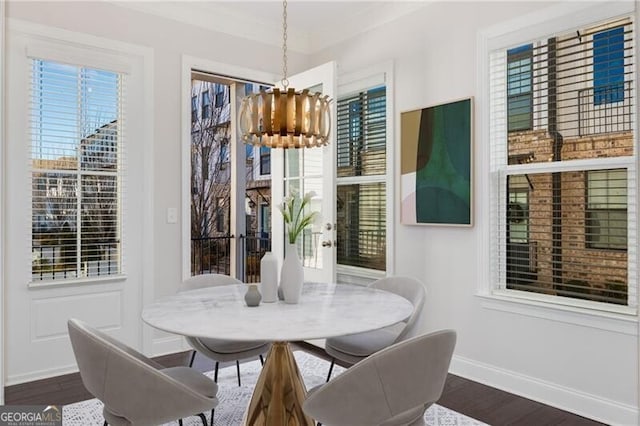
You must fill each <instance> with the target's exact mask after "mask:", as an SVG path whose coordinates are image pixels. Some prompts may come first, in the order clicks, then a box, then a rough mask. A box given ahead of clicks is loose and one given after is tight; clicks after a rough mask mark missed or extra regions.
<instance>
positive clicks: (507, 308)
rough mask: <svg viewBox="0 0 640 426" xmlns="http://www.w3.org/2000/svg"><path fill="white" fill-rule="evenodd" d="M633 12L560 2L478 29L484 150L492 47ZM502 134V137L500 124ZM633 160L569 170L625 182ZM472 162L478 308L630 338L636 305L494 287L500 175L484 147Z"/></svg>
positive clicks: (528, 168) (520, 168) (633, 174)
mask: <svg viewBox="0 0 640 426" xmlns="http://www.w3.org/2000/svg"><path fill="white" fill-rule="evenodd" d="M634 11H635V6H634V5H633V4H631V3H615V4H611V3H607V4H604V3H595V4H563V5H556V6H550V7H548V8H547V9H546V10H545V13H544V14H529V15H527V16H522V17H518V18H514V19H512V20H509V21H505V22H502V23H499V24H496V25H494V26H491V27H487V28H484V29H482V30H481V31H479V32H478V38H477V47H478V55H477V57H476V59H477V68H478V70H479V71H478V73H477V87H478V98H479V102H478V104H477V105H478V108H476V120H477V121H476V123H477V124H476V132H477V134H478V135H479V138H481V139H483V140H485V143H484V146H486V147H489V146H490V143H489V140H490V129H491V125H490V123H489V117H490V110H491V109H490V106H491V105H490V93H491V88H490V84H489V76H490V74H489V72H490V53H491V52H493V51H494V50H496V49H501V48H502V49H507V48H510V47H512V46H518V45H522V44H525V43H529V42H530V41H531V40H535V39H538V38H544V37H545V36H547V35H548V34H552V33H561V32H566V31H567V22H571V25H573V26H574V27H575V28H581V27H585V26H589V25H591V24H592V23H594V22H599V21H604V20H608V19H613V18H617V17H620V16H622V15H625V16H631V19H632V20H634V18H633V15H634ZM505 93H506V91H505ZM636 120H637V118H636V117H634V121H633V123H634V125H635V123H636ZM503 131H504V134H505V137H506V133H507V132H506V125H505V127H504V130H503ZM505 140H506V139H505ZM634 142H635V143H636V144H637V135H635V139H634ZM505 155H506V154H505ZM636 155H637V154H636ZM635 158H637V157H636V156H634V157H629V158H628V159H626V160H625V159H623V160H622V161H620V159H616V158H613V159H604V160H605V161H604V162H602V163H600V165H599V167H594V166H593V164H591V165H589V164H585V162H584V160H576V161H575V162H574V163H573V164H572V165H571V167H569V168H573V167H576V168H578V169H580V170H581V171H584V170H585V169H590V168H591V169H597V168H620V167H627V166H629V170H630V172H629V176H630V179H636V180H637V170H636V167H635V164H634V159H635ZM627 160H628V161H627ZM478 161H479V163H480V167H479V170H478V176H477V178H478V179H477V185H478V190H479V191H482V192H483V193H486V194H487V195H488V197H484V198H483V199H481V200H478V204H479V206H478V209H477V214H478V216H480V217H483V218H486V221H485V222H484V226H482V227H481V229H480V230H479V232H480V236H479V238H478V239H477V252H478V257H477V265H476V267H477V271H478V274H479V277H480V279H479V280H478V285H477V292H476V296H477V297H479V298H480V299H481V305H482V306H483V307H484V308H487V309H492V310H498V311H504V312H518V313H521V314H523V315H528V316H532V317H538V318H545V319H550V318H552V319H553V320H555V321H559V322H565V323H569V324H576V325H584V324H585V323H589V324H592V325H593V326H596V327H598V328H602V329H605V330H612V331H620V332H623V333H625V334H635V333H636V332H637V328H636V325H637V324H635V323H636V319H635V315H637V308H636V307H629V306H619V305H611V306H605V307H603V306H602V305H603V304H600V303H595V302H590V301H584V300H574V299H567V298H557V297H555V296H547V295H537V294H522V293H523V292H517V291H515V292H514V291H510V290H504V289H500V288H498V287H497V285H496V283H497V282H498V281H497V279H496V275H495V274H496V269H495V266H494V262H493V261H492V255H491V253H492V251H496V250H502V251H504V249H505V245H504V243H503V244H499V245H498V246H497V247H496V245H495V241H494V239H493V235H494V233H495V231H494V230H493V227H492V226H491V225H490V223H489V218H491V216H492V213H491V212H492V211H493V209H494V207H492V206H494V205H496V204H495V200H496V199H497V197H500V196H502V195H500V194H499V191H496V188H499V187H500V185H499V184H500V181H502V182H504V179H505V178H506V174H505V173H503V172H500V171H498V170H497V169H495V168H494V167H493V166H491V165H490V162H491V151H490V150H489V149H488V148H487V149H485V150H483V151H481V152H480V154H479V158H478ZM547 164H548V163H540V164H523V165H517V166H515V167H516V169H514V170H511V173H510V174H524V173H527V172H536V171H537V172H543V171H545V168H546V167H547ZM502 187H504V185H503V186H502ZM480 223H482V221H480ZM632 237H633V238H634V240H637V231H634V232H633V233H631V232H630V234H629V238H630V242H629V246H631V245H632V244H633V242H631V238H632ZM630 262H635V263H637V262H638V259H637V256H634V257H633V258H630ZM636 275H637V274H636ZM630 279H634V280H636V285H637V276H630ZM558 299H563V300H558ZM629 299H630V301H631V300H632V299H633V301H635V303H636V304H637V301H638V291H634V292H630V294H629Z"/></svg>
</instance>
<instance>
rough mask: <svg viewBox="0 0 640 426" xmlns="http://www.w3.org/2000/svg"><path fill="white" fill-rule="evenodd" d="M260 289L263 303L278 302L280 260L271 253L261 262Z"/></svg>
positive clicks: (263, 257)
mask: <svg viewBox="0 0 640 426" xmlns="http://www.w3.org/2000/svg"><path fill="white" fill-rule="evenodd" d="M260 289H261V290H262V301H263V302H266V303H271V302H277V301H278V259H276V257H275V256H274V255H273V253H271V252H270V251H268V252H266V253H265V254H264V256H262V260H260Z"/></svg>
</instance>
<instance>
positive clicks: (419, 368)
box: [303, 330, 456, 426]
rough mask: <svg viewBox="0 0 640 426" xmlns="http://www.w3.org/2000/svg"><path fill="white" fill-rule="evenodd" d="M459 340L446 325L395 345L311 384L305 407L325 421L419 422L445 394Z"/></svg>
mask: <svg viewBox="0 0 640 426" xmlns="http://www.w3.org/2000/svg"><path fill="white" fill-rule="evenodd" d="M455 343H456V332H455V331H453V330H441V331H437V332H434V333H430V334H424V335H420V336H416V337H413V338H410V339H407V340H404V341H402V342H400V343H396V344H394V345H392V346H389V347H387V348H385V349H383V350H381V351H379V352H376V353H375V354H373V355H371V356H369V357H368V358H366V359H364V360H362V361H360V362H359V363H357V364H355V365H354V366H353V367H351V368H349V369H348V370H346V371H345V372H343V373H342V374H340V375H339V376H337V377H335V378H334V379H332V380H331V381H330V382H328V383H326V384H324V385H322V386H320V387H318V388H315V389H313V390H311V391H310V392H309V395H308V397H307V399H306V400H305V402H304V404H303V409H304V411H305V412H306V413H307V414H308V415H310V416H311V417H313V418H315V419H316V420H317V421H320V422H322V423H323V424H331V425H338V426H340V425H343V426H346V425H400V424H402V425H407V424H413V422H415V421H416V420H418V419H419V418H420V417H421V416H423V415H424V411H425V410H426V408H428V407H429V406H430V405H431V404H433V403H435V402H436V401H438V399H440V396H441V395H442V390H443V388H444V384H445V381H446V378H447V372H448V370H449V364H450V362H451V357H452V355H453V349H454V347H455Z"/></svg>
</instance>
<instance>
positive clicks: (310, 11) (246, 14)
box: [114, 0, 425, 54]
mask: <svg viewBox="0 0 640 426" xmlns="http://www.w3.org/2000/svg"><path fill="white" fill-rule="evenodd" d="M114 2H115V3H117V4H119V5H120V6H124V7H128V8H131V9H135V10H138V11H142V12H145V13H151V14H154V15H158V16H162V17H165V18H169V19H174V20H178V21H181V22H184V23H188V24H191V25H196V26H200V27H204V28H208V29H212V30H215V31H220V32H223V33H227V34H231V35H235V36H238V37H243V38H247V39H250V40H254V41H260V42H264V43H268V44H272V45H275V46H281V45H282V2H280V1H272V0H263V1H243V0H240V1H238V0H236V1H215V0H214V1H202V0H201V1H133V2H132V1H118V0H115V1H114ZM424 5H425V1H417V0H414V1H335V0H328V1H327V0H325V1H307V0H289V1H288V6H287V14H288V19H287V21H288V46H289V48H290V49H291V50H294V51H297V52H300V53H306V54H311V53H314V52H317V51H319V50H321V49H323V48H326V47H328V46H331V45H333V44H336V43H338V42H340V41H343V40H346V39H348V38H350V37H353V36H355V35H357V34H359V33H363V32H365V31H368V30H370V29H372V28H375V27H377V26H379V25H382V24H384V23H385V22H389V21H392V20H394V19H396V18H398V17H400V16H402V15H406V14H408V13H411V12H413V11H415V10H417V9H419V8H421V7H424ZM354 23H358V24H357V25H354Z"/></svg>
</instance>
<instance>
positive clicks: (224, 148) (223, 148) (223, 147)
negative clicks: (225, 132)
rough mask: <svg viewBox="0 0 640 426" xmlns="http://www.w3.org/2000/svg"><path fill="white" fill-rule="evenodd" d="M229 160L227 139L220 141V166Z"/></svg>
mask: <svg viewBox="0 0 640 426" xmlns="http://www.w3.org/2000/svg"><path fill="white" fill-rule="evenodd" d="M228 162H229V141H222V142H221V143H220V167H223V165H224V164H225V163H228Z"/></svg>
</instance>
